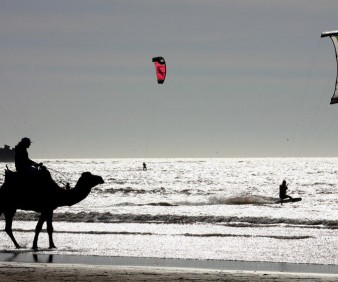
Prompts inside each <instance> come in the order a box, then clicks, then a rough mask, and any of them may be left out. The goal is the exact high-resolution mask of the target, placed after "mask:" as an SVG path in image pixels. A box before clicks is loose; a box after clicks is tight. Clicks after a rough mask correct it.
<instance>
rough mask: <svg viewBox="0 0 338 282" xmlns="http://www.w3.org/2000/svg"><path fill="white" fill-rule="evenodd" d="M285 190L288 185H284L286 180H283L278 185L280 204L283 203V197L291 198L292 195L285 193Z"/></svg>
mask: <svg viewBox="0 0 338 282" xmlns="http://www.w3.org/2000/svg"><path fill="white" fill-rule="evenodd" d="M286 190H288V186H286V181H285V180H283V183H282V184H281V185H279V198H280V202H281V204H282V203H283V199H287V198H288V199H291V200H292V197H291V196H289V195H287V194H286Z"/></svg>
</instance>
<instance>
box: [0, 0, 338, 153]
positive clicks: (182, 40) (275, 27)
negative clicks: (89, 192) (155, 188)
mask: <svg viewBox="0 0 338 282" xmlns="http://www.w3.org/2000/svg"><path fill="white" fill-rule="evenodd" d="M337 11H338V1H337V0H332V1H328V0H313V1H306V0H298V1H295V0H283V1H270V0H266V1H263V0H262V1H258V0H250V1H249V0H247V1H241V0H233V1H226V0H223V1H213V0H207V1H206V0H190V1H188V0H168V1H160V0H149V1H147V0H138V1H131V0H130V1H126V0H121V1H114V0H106V1H99V0H57V1H55V0H39V1H35V0H29V1H25V0H21V1H17V0H0V38H1V41H0V134H1V135H0V145H3V144H8V145H11V146H14V145H15V144H16V143H17V142H18V141H19V140H20V139H21V138H22V137H24V136H27V137H30V138H31V139H32V141H33V142H34V143H33V145H32V147H31V148H30V156H31V157H32V158H54V157H56V158H72V157H94V158H107V157H142V158H143V157H270V156H271V157H279V156H280V157H286V156H336V157H337V156H338V146H337V142H338V106H337V105H332V106H329V102H330V99H331V96H332V94H333V90H334V89H333V87H334V84H335V79H336V62H335V55H334V49H333V44H332V42H331V40H330V39H329V38H323V39H321V38H320V34H321V32H322V31H327V30H336V29H338V21H337ZM155 56H163V57H164V58H165V59H166V61H167V70H168V72H167V79H166V81H165V83H164V84H163V85H158V84H157V82H156V77H155V69H154V65H153V63H152V61H151V59H152V57H155Z"/></svg>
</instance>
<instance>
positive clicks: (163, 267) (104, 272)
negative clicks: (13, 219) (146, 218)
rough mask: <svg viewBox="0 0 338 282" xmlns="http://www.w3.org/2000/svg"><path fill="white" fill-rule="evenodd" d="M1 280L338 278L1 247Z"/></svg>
mask: <svg viewBox="0 0 338 282" xmlns="http://www.w3.org/2000/svg"><path fill="white" fill-rule="evenodd" d="M0 281H29V282H30V281H100V282H101V281H338V266H335V265H313V264H292V263H272V262H246V261H217V260H210V261H209V260H204V261H203V260H185V259H158V258H134V257H102V256H72V255H51V254H43V253H41V252H34V251H31V250H26V251H23V250H18V251H13V250H12V251H6V250H2V251H1V250H0Z"/></svg>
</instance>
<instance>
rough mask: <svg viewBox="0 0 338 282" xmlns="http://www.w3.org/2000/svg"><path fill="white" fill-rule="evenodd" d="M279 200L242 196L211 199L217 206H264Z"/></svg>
mask: <svg viewBox="0 0 338 282" xmlns="http://www.w3.org/2000/svg"><path fill="white" fill-rule="evenodd" d="M277 200H278V199H276V198H272V197H264V196H255V195H242V196H233V197H219V196H214V197H211V198H210V203H211V204H216V205H264V204H273V203H275V202H276V201H277Z"/></svg>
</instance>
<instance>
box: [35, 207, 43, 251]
mask: <svg viewBox="0 0 338 282" xmlns="http://www.w3.org/2000/svg"><path fill="white" fill-rule="evenodd" d="M45 220H46V215H45V214H44V213H41V215H40V218H39V221H38V223H37V225H36V227H35V236H34V241H33V247H32V249H37V248H38V238H39V234H40V232H41V230H42V226H43V224H44V222H45Z"/></svg>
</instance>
